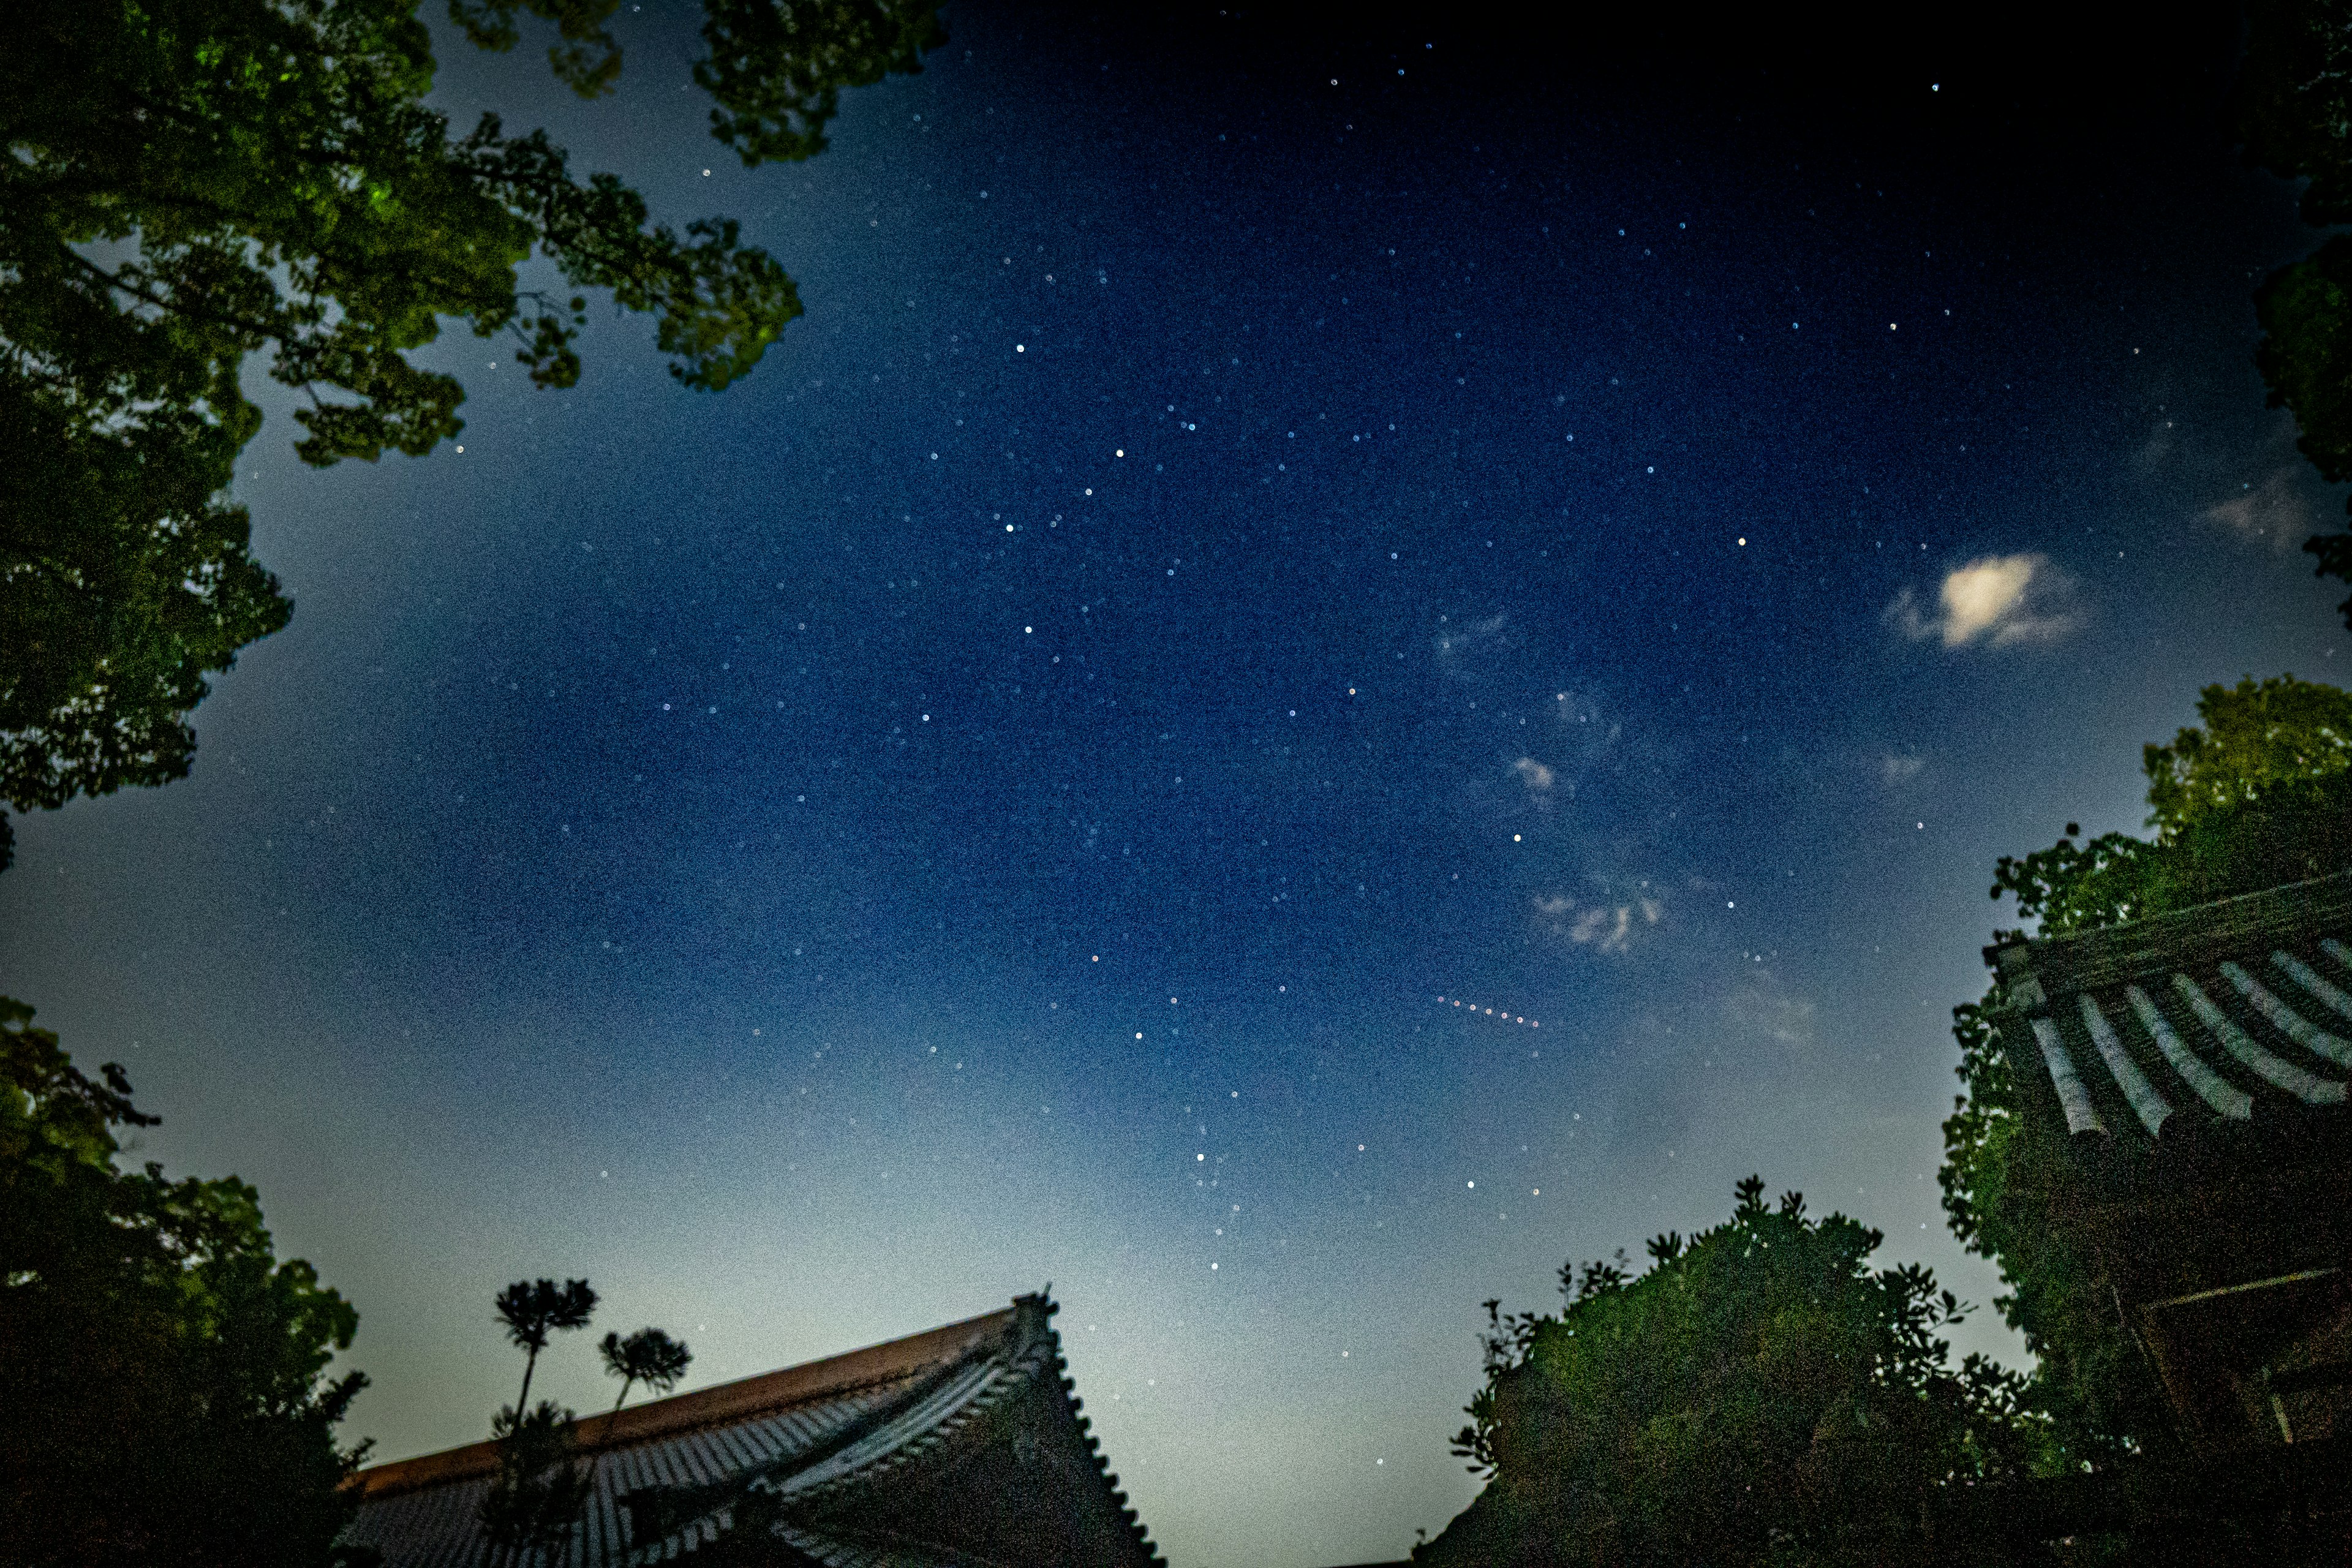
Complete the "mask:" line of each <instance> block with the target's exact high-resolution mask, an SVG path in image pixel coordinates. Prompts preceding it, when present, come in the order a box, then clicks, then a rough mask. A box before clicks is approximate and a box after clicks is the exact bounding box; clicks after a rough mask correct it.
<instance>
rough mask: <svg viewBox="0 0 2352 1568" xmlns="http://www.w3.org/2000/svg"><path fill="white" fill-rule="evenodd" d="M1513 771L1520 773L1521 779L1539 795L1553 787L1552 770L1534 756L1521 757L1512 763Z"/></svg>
mask: <svg viewBox="0 0 2352 1568" xmlns="http://www.w3.org/2000/svg"><path fill="white" fill-rule="evenodd" d="M1511 771H1512V772H1513V773H1517V774H1518V775H1519V779H1520V781H1521V782H1522V783H1524V784H1526V785H1527V786H1528V788H1529V789H1531V790H1533V791H1534V792H1535V793H1536V794H1538V795H1542V794H1544V793H1545V792H1547V791H1548V790H1549V789H1550V788H1551V770H1550V769H1549V768H1548V767H1546V766H1544V765H1543V764H1542V763H1539V762H1538V761H1536V760H1535V759H1534V758H1533V757H1521V758H1520V759H1519V760H1518V761H1517V762H1516V763H1512V764H1511Z"/></svg>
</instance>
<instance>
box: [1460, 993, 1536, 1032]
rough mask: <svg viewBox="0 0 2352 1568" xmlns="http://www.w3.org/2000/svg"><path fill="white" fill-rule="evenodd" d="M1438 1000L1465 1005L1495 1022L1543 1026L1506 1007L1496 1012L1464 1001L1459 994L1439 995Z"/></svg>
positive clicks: (1529, 1026)
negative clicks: (1451, 995) (1450, 995)
mask: <svg viewBox="0 0 2352 1568" xmlns="http://www.w3.org/2000/svg"><path fill="white" fill-rule="evenodd" d="M1438 1001H1440V1002H1441V1003H1444V1004H1446V1005H1450V1006H1454V1007H1467V1008H1468V1009H1470V1011H1472V1012H1473V1013H1476V1014H1478V1015H1480V1016H1483V1017H1488V1018H1492V1019H1494V1020H1495V1022H1496V1023H1498V1024H1525V1025H1526V1026H1528V1028H1530V1029H1540V1028H1542V1027H1543V1026H1542V1025H1541V1024H1539V1023H1538V1022H1537V1021H1536V1020H1535V1019H1533V1018H1529V1017H1525V1016H1521V1015H1519V1014H1517V1013H1514V1012H1511V1011H1510V1010H1509V1009H1507V1008H1506V1009H1505V1010H1504V1011H1502V1012H1499V1013H1497V1012H1496V1011H1495V1009H1494V1008H1492V1007H1481V1006H1479V1005H1478V1004H1477V1003H1475V1002H1465V1001H1464V1000H1462V998H1461V997H1459V996H1453V997H1446V996H1440V997H1439V998H1438Z"/></svg>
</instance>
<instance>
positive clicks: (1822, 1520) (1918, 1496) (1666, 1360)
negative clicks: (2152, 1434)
mask: <svg viewBox="0 0 2352 1568" xmlns="http://www.w3.org/2000/svg"><path fill="white" fill-rule="evenodd" d="M1763 1194H1764V1184H1763V1182H1762V1180H1761V1179H1760V1178H1757V1177H1752V1176H1751V1177H1749V1178H1748V1180H1747V1181H1744V1182H1742V1183H1740V1184H1739V1185H1738V1189H1737V1199H1738V1202H1737V1206H1736V1207H1735V1208H1734V1210H1733V1212H1732V1215H1731V1217H1730V1218H1729V1219H1728V1220H1727V1221H1725V1222H1724V1223H1723V1224H1721V1225H1719V1226H1716V1227H1714V1228H1713V1229H1711V1230H1707V1231H1703V1232H1701V1233H1700V1234H1699V1235H1697V1236H1696V1237H1692V1238H1691V1239H1690V1240H1689V1241H1688V1242H1685V1240H1684V1239H1683V1238H1682V1237H1679V1236H1675V1235H1671V1234H1670V1235H1666V1236H1662V1237H1657V1238H1656V1239H1654V1240H1653V1241H1652V1242H1651V1243H1650V1247H1649V1252H1650V1258H1651V1263H1652V1266H1651V1268H1649V1269H1648V1271H1647V1272H1645V1273H1643V1274H1641V1275H1639V1276H1638V1277H1636V1276H1635V1275H1634V1274H1633V1271H1632V1270H1631V1269H1630V1268H1627V1267H1626V1266H1625V1265H1624V1261H1623V1255H1622V1253H1621V1254H1619V1256H1618V1260H1617V1262H1615V1263H1593V1264H1588V1265H1587V1266H1586V1267H1585V1269H1584V1272H1583V1275H1582V1278H1581V1279H1577V1278H1576V1277H1575V1274H1574V1271H1573V1269H1572V1268H1562V1269H1561V1270H1560V1289H1561V1293H1562V1295H1563V1296H1564V1297H1566V1298H1567V1300H1566V1303H1565V1305H1564V1307H1563V1308H1562V1310H1560V1311H1559V1313H1558V1314H1557V1315H1549V1314H1545V1315H1538V1314H1536V1313H1532V1312H1523V1313H1519V1314H1517V1315H1515V1316H1511V1317H1505V1316H1503V1315H1502V1313H1501V1311H1500V1303H1499V1302H1496V1301H1489V1302H1487V1303H1486V1312H1487V1321H1488V1324H1489V1329H1488V1331H1487V1333H1486V1336H1485V1343H1486V1383H1485V1385H1484V1386H1483V1387H1481V1388H1480V1389H1479V1391H1478V1393H1477V1394H1476V1395H1475V1397H1474V1398H1473V1399H1472V1401H1471V1403H1470V1405H1469V1406H1468V1414H1469V1415H1470V1416H1471V1418H1472V1419H1471V1425H1470V1426H1466V1427H1465V1428H1464V1429H1463V1431H1462V1434H1461V1436H1459V1437H1458V1438H1457V1439H1456V1441H1455V1452H1457V1453H1459V1454H1462V1455H1463V1456H1465V1458H1468V1459H1469V1460H1470V1461H1471V1465H1472V1468H1473V1469H1474V1470H1476V1471H1481V1472H1483V1473H1486V1475H1488V1476H1489V1477H1490V1479H1489V1482H1488V1484H1487V1487H1486V1490H1485V1491H1484V1492H1483V1493H1482V1494H1481V1495H1480V1496H1479V1498H1478V1499H1477V1500H1476V1501H1475V1502H1474V1503H1473V1504H1472V1505H1471V1507H1470V1509H1469V1510H1467V1511H1465V1513H1464V1514H1463V1515H1462V1516H1461V1517H1460V1518H1459V1519H1457V1520H1455V1521H1454V1523H1453V1524H1452V1525H1451V1526H1449V1527H1448V1528H1447V1530H1446V1531H1444V1534H1442V1535H1440V1536H1439V1537H1438V1538H1437V1539H1436V1540H1435V1541H1433V1542H1428V1543H1427V1544H1425V1545H1423V1546H1422V1547H1420V1548H1418V1549H1416V1550H1415V1552H1414V1553H1413V1556H1414V1560H1415V1561H1416V1562H1417V1563H1429V1564H1436V1565H1450V1564H1454V1563H1477V1564H1480V1565H1482V1568H1503V1565H1511V1568H1538V1565H1543V1568H1551V1565H1565V1564H1572V1563H1579V1564H1580V1563H1591V1564H1629V1563H1712V1564H1738V1563H1768V1562H1769V1563H1776V1564H1781V1563H1786V1564H1794V1563H1903V1562H1918V1563H1926V1562H1929V1561H1936V1562H1957V1561H1962V1560H1964V1559H1962V1558H1959V1557H1956V1556H1954V1555H1953V1554H1952V1549H1951V1546H1950V1543H1949V1542H1942V1543H1936V1542H1931V1541H1930V1540H1929V1539H1928V1532H1927V1531H1926V1530H1925V1529H1924V1528H1923V1520H1925V1519H1927V1518H1928V1517H1931V1516H1932V1514H1933V1512H1934V1510H1933V1507H1932V1505H1933V1504H1934V1503H1935V1502H1936V1500H1937V1498H1938V1497H1939V1495H1941V1494H1945V1493H1948V1492H1949V1491H1950V1490H1951V1489H1954V1488H1956V1487H1958V1486H1962V1485H1966V1484H1969V1483H1974V1482H1981V1481H1985V1480H1990V1479H1996V1478H2000V1477H2006V1476H2011V1475H2014V1474H2017V1473H2020V1472H2021V1470H2022V1469H2023V1468H2025V1467H2026V1466H2027V1465H2028V1464H2029V1463H2030V1462H2031V1461H2032V1458H2033V1457H2034V1454H2035V1452H2036V1449H2037V1443H2038V1437H2039V1432H2040V1423H2039V1422H2038V1420H2037V1419H2036V1418H2035V1417H2034V1416H2033V1415H2032V1414H2031V1413H2030V1412H2029V1411H2028V1410H2027V1409H2026V1408H2025V1406H2024V1405H2023V1403H2022V1396H2023V1393H2024V1386H2023V1379H2021V1378H2020V1377H2019V1376H2017V1375H2016V1374H2014V1373H2006V1372H2003V1371H2001V1370H2000V1368H1998V1367H1996V1366H1994V1365H1992V1364H1991V1363H1988V1362H1986V1361H1985V1360H1984V1359H1983V1358H1981V1357H1977V1356H1971V1357H1969V1359H1968V1360H1967V1361H1966V1362H1965V1363H1962V1364H1961V1365H1960V1366H1959V1367H1958V1368H1957V1369H1956V1368H1954V1367H1953V1366H1951V1364H1950V1357H1949V1346H1948V1343H1947V1342H1945V1341H1943V1340H1940V1339H1937V1337H1936V1331H1937V1330H1938V1329H1940V1328H1942V1327H1944V1326H1945V1325H1947V1324H1948V1323H1951V1322H1953V1321H1958V1318H1959V1317H1960V1316H1961V1315H1962V1314H1963V1313H1964V1312H1965V1311H1966V1310H1967V1309H1966V1308H1965V1307H1964V1306H1963V1305H1962V1304H1961V1303H1960V1302H1959V1301H1958V1300H1955V1299H1954V1298H1953V1296H1952V1294H1951V1293H1950V1292H1949V1291H1939V1290H1938V1289H1937V1286H1936V1281H1935V1278H1934V1276H1933V1275H1932V1274H1930V1273H1929V1272H1928V1271H1927V1269H1926V1268H1921V1267H1919V1266H1917V1265H1908V1266H1903V1267H1897V1268H1881V1269H1875V1270H1874V1269H1872V1268H1870V1267H1869V1262H1868V1260H1869V1258H1870V1256H1871V1254H1872V1253H1874V1251H1875V1250H1876V1249H1877V1247H1878V1246H1879V1244H1880V1241H1881V1240H1882V1237H1881V1236H1880V1234H1879V1233H1878V1232H1877V1231H1874V1230H1872V1229H1869V1228H1867V1227H1865V1226H1863V1225H1861V1224H1859V1223H1858V1222H1856V1221H1854V1220H1852V1219H1848V1218H1846V1217H1845V1216H1843V1215H1829V1216H1827V1217H1825V1218H1811V1217H1809V1216H1808V1215H1806V1213H1805V1204H1804V1199H1803V1198H1802V1197H1801V1195H1800V1194H1795V1193H1790V1194H1784V1195H1783V1196H1782V1197H1781V1199H1780V1203H1779V1205H1777V1207H1776V1206H1772V1205H1767V1204H1766V1203H1765V1201H1764V1195H1763Z"/></svg>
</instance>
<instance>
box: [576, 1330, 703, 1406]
mask: <svg viewBox="0 0 2352 1568" xmlns="http://www.w3.org/2000/svg"><path fill="white" fill-rule="evenodd" d="M596 1348H597V1349H598V1350H599V1351H601V1352H604V1370H605V1371H606V1372H607V1373H611V1374H612V1375H613V1376H614V1377H617V1378H619V1379H620V1380H621V1397H620V1398H618V1399H615V1400H614V1401H613V1408H614V1409H615V1410H618V1409H619V1408H620V1407H621V1406H622V1405H625V1404H627V1403H628V1399H629V1390H630V1388H631V1387H632V1386H634V1385H635V1384H640V1383H642V1384H645V1385H646V1387H647V1388H650V1389H652V1390H654V1391H655V1392H656V1393H657V1394H667V1393H668V1392H669V1391H670V1390H671V1389H673V1388H676V1387H677V1380H678V1379H679V1378H681V1377H684V1376H685V1375H686V1369H687V1367H688V1365H690V1364H691V1363H693V1361H694V1352H692V1351H689V1350H688V1349H687V1348H686V1345H685V1343H684V1342H682V1341H679V1340H674V1339H672V1338H670V1337H669V1336H668V1335H667V1334H666V1333H664V1332H662V1331H660V1330H659V1329H639V1330H638V1331H636V1332H635V1333H634V1334H631V1335H629V1336H628V1337H627V1338H626V1339H624V1338H622V1337H621V1336H620V1335H619V1334H617V1333H608V1334H606V1335H605V1336H604V1343H602V1344H600V1345H598V1346H597V1347H596Z"/></svg>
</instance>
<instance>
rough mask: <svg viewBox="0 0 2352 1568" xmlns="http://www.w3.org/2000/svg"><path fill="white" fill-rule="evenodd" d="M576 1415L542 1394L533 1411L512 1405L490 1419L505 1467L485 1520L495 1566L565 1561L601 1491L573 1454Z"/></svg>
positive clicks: (485, 1506) (484, 1506)
mask: <svg viewBox="0 0 2352 1568" xmlns="http://www.w3.org/2000/svg"><path fill="white" fill-rule="evenodd" d="M572 1419H573V1418H572V1412H571V1411H569V1410H566V1409H564V1408H563V1407H562V1405H558V1404H556V1403H555V1401H553V1400H552V1399H542V1400H541V1401H540V1402H539V1404H538V1405H536V1406H535V1407H533V1408H532V1409H530V1410H529V1411H524V1410H522V1409H521V1408H520V1406H516V1405H509V1406H508V1407H507V1408H506V1409H503V1410H501V1411H499V1414H498V1417H497V1419H496V1420H495V1421H493V1422H492V1423H491V1427H490V1434H491V1436H492V1437H493V1438H494V1439H495V1440H496V1441H497V1443H498V1446H499V1468H498V1473H497V1474H496V1475H495V1476H493V1477H492V1478H491V1480H490V1485H489V1489H488V1491H486V1492H484V1493H483V1495H482V1503H481V1519H482V1532H483V1535H484V1536H485V1538H486V1539H487V1540H488V1542H489V1546H490V1561H491V1563H493V1564H507V1563H531V1562H534V1561H537V1562H541V1563H554V1562H560V1561H562V1558H563V1555H564V1552H563V1548H564V1546H565V1545H566V1543H567V1542H569V1541H570V1540H571V1537H572V1529H573V1527H574V1526H576V1525H577V1524H578V1523H579V1522H580V1515H581V1512H582V1510H584V1509H585V1508H586V1507H587V1506H588V1497H589V1494H590V1493H591V1492H592V1491H593V1490H594V1489H595V1483H594V1480H593V1478H592V1477H591V1476H590V1475H589V1473H588V1468H587V1467H586V1466H585V1465H583V1464H581V1463H579V1462H578V1460H577V1458H575V1457H574V1456H575V1454H576V1451H577V1450H576V1447H575V1445H574V1442H573V1439H572Z"/></svg>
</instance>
